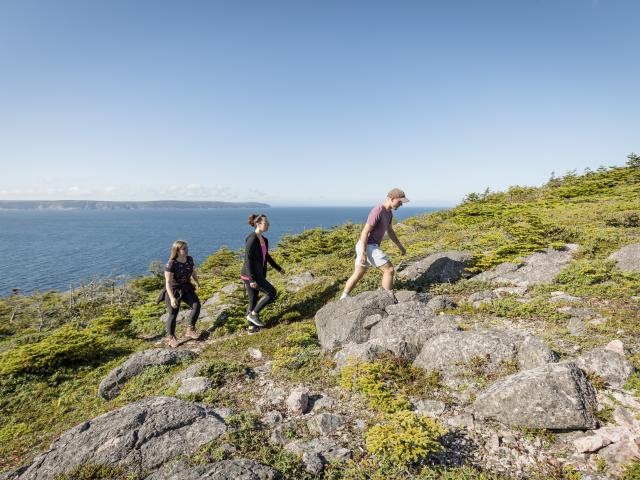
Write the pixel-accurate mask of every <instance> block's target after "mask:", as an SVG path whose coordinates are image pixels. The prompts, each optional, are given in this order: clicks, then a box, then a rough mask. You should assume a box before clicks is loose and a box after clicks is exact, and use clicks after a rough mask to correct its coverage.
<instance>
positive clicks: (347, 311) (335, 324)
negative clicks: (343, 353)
mask: <svg viewBox="0 0 640 480" xmlns="http://www.w3.org/2000/svg"><path fill="white" fill-rule="evenodd" d="M392 303H394V298H393V295H392V294H391V293H390V292H387V291H385V290H376V291H370V292H363V293H361V294H360V295H357V296H355V297H347V298H345V299H343V300H339V301H336V302H330V303H328V304H326V305H325V306H324V307H322V308H321V309H320V310H318V312H317V313H316V315H315V322H316V329H317V332H318V339H319V340H320V345H321V346H322V348H323V349H325V350H329V349H332V348H335V347H340V346H342V345H345V344H347V343H349V342H354V343H363V342H366V341H367V340H368V339H369V330H368V329H366V328H364V324H365V319H366V318H367V317H369V316H371V315H375V314H377V313H378V314H381V315H383V316H386V312H385V307H386V306H387V305H391V304H392Z"/></svg>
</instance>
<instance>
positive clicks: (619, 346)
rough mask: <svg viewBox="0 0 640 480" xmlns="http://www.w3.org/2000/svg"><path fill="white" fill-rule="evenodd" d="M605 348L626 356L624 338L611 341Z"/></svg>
mask: <svg viewBox="0 0 640 480" xmlns="http://www.w3.org/2000/svg"><path fill="white" fill-rule="evenodd" d="M604 349H605V350H610V351H612V352H615V353H617V354H618V355H620V356H622V357H624V356H625V351H624V343H622V340H619V339H616V340H611V341H610V342H609V343H607V344H606V345H605V347H604Z"/></svg>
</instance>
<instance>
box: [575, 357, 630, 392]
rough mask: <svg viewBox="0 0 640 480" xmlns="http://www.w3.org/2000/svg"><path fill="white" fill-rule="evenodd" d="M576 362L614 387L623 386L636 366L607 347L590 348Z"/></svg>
mask: <svg viewBox="0 0 640 480" xmlns="http://www.w3.org/2000/svg"><path fill="white" fill-rule="evenodd" d="M575 364H576V365H577V366H578V367H580V368H581V369H582V370H584V371H585V372H587V373H595V374H596V375H598V376H599V377H601V378H602V379H603V380H604V381H605V382H606V383H607V384H609V385H611V386H612V387H616V388H620V387H622V386H623V385H624V384H625V383H626V382H627V380H628V379H629V376H630V375H631V374H632V373H633V372H634V371H635V368H634V367H633V365H632V364H631V362H630V361H629V360H627V359H626V358H624V357H623V356H622V355H620V354H619V353H617V352H613V351H611V350H607V349H606V348H596V349H593V350H590V351H589V352H587V353H585V354H584V355H582V356H580V357H578V358H577V359H576V360H575Z"/></svg>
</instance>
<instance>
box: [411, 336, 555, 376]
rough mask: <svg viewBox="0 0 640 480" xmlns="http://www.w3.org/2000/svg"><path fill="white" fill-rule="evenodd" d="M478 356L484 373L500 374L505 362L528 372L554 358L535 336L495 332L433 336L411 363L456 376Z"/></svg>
mask: <svg viewBox="0 0 640 480" xmlns="http://www.w3.org/2000/svg"><path fill="white" fill-rule="evenodd" d="M478 357H479V358H482V359H483V361H484V362H485V365H484V367H485V370H486V371H487V372H498V371H500V370H501V369H502V368H503V367H504V363H505V362H511V361H516V362H517V363H518V366H519V367H520V368H521V369H523V368H526V369H529V368H533V367H537V366H540V365H544V364H545V363H549V362H554V361H556V359H557V357H556V355H555V354H554V353H553V352H552V351H551V350H550V349H549V347H547V346H546V345H545V343H544V342H543V341H542V340H540V339H539V338H537V337H534V336H531V335H524V334H521V333H519V332H515V331H507V330H497V329H494V330H468V331H459V332H449V333H444V334H441V335H438V336H436V337H433V338H431V339H430V340H428V341H427V342H426V343H425V345H424V347H423V348H422V350H421V351H420V354H419V355H418V357H417V358H416V359H415V361H414V362H413V363H414V365H415V366H417V367H420V368H423V369H425V370H429V371H430V370H438V371H440V372H442V373H444V374H447V375H457V374H459V373H461V372H463V371H464V370H465V368H466V365H467V364H468V363H469V362H471V361H472V360H473V359H475V358H478Z"/></svg>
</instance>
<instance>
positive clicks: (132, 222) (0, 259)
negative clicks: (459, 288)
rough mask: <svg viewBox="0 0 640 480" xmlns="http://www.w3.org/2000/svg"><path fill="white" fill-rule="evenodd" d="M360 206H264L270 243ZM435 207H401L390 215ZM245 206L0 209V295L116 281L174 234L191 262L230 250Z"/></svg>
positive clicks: (138, 269) (345, 217)
mask: <svg viewBox="0 0 640 480" xmlns="http://www.w3.org/2000/svg"><path fill="white" fill-rule="evenodd" d="M369 209H370V208H368V207H269V208H264V209H262V210H261V211H260V212H257V213H265V214H266V215H268V217H269V220H270V222H271V227H270V229H269V231H268V232H267V233H266V237H268V238H269V240H270V242H271V245H273V246H275V245H276V243H277V242H278V241H279V240H280V239H281V238H282V237H283V235H285V234H295V233H301V232H303V231H304V230H305V229H310V228H315V227H324V228H329V227H332V226H335V225H340V224H343V223H345V222H349V221H352V222H354V223H363V222H364V220H365V219H366V216H367V213H368V212H369ZM437 210H441V209H440V208H429V207H423V208H421V207H401V208H400V209H398V210H397V211H396V212H394V216H395V218H396V219H397V220H403V219H405V218H407V217H410V216H413V215H418V214H421V213H427V212H433V211H437ZM250 213H253V210H252V209H248V208H228V209H209V210H203V209H166V210H165V209H162V210H160V209H158V210H62V211H60V210H25V211H9V210H6V211H0V252H2V253H0V272H2V275H0V296H5V295H7V294H9V293H10V292H11V290H12V289H14V288H18V289H20V290H21V291H22V292H23V293H32V292H35V291H44V290H59V291H64V290H69V289H71V288H73V287H76V286H78V285H80V284H81V283H83V282H87V281H90V280H92V279H95V278H105V277H115V278H117V279H118V280H120V281H124V280H127V279H130V278H134V277H136V276H139V275H142V274H145V273H147V269H148V267H149V264H150V263H151V262H153V261H155V260H158V261H161V262H163V263H164V262H166V260H167V258H168V256H169V252H170V249H171V244H172V243H173V241H174V240H177V239H182V240H186V241H187V242H188V243H189V251H190V254H191V255H192V256H193V258H194V260H195V261H196V264H198V263H201V262H202V261H203V260H204V259H205V258H206V257H207V256H209V255H210V254H211V253H213V252H214V251H216V250H217V249H219V248H220V247H222V246H227V247H229V248H231V249H233V250H237V249H239V248H241V247H242V246H243V245H244V238H245V237H246V235H247V234H248V233H249V232H250V231H251V230H252V228H251V227H250V226H249V225H248V224H247V217H248V216H249V214H250Z"/></svg>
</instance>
